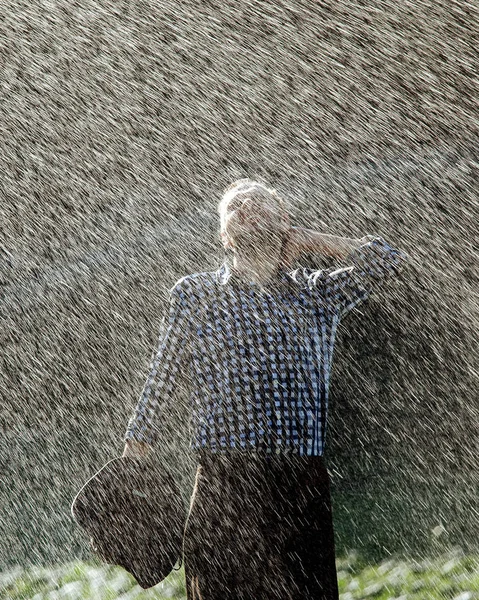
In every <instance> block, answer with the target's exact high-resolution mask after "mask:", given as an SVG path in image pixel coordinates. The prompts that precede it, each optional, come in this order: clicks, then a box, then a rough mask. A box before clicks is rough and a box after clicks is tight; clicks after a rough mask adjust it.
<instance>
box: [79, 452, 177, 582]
mask: <svg viewBox="0 0 479 600" xmlns="http://www.w3.org/2000/svg"><path fill="white" fill-rule="evenodd" d="M71 512H72V516H73V518H74V519H75V521H76V522H77V523H78V525H80V527H81V528H82V529H83V530H84V531H85V532H86V533H87V534H88V535H89V536H90V538H91V542H92V547H93V550H94V551H95V552H96V553H97V554H98V556H99V557H100V558H101V559H102V560H104V561H105V562H108V563H111V564H115V565H120V566H121V567H123V568H124V569H126V570H127V571H128V572H129V573H131V574H132V575H133V577H134V578H135V579H136V581H137V582H138V584H139V585H140V586H141V587H142V588H149V587H152V586H154V585H156V584H158V583H160V581H162V580H163V579H164V578H165V577H166V576H167V575H168V574H169V573H170V572H171V570H172V569H173V567H174V565H175V564H176V562H177V561H178V559H180V558H181V556H182V542H183V530H184V526H185V522H186V511H185V508H184V505H183V501H182V499H181V495H180V491H179V488H178V486H177V484H176V482H175V480H174V478H173V476H172V475H171V474H170V473H169V472H168V471H166V470H165V469H164V467H160V466H159V465H158V464H157V463H155V462H154V461H153V460H151V459H136V458H130V457H121V458H114V459H113V460H110V461H109V462H108V463H107V464H106V465H105V466H104V467H103V468H102V469H100V471H98V473H96V474H95V475H94V476H93V477H91V479H89V480H88V481H87V482H86V483H85V485H84V486H83V487H82V488H81V490H80V491H79V492H78V494H77V496H76V498H75V499H74V501H73V504H72V508H71Z"/></svg>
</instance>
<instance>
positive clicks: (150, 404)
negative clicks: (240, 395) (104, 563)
mask: <svg viewBox="0 0 479 600" xmlns="http://www.w3.org/2000/svg"><path fill="white" fill-rule="evenodd" d="M181 282H182V280H180V281H179V282H178V283H177V284H176V285H175V286H174V287H173V288H172V289H171V290H170V297H169V307H168V311H167V314H166V315H165V316H164V317H163V319H162V322H161V326H160V336H159V341H158V345H157V349H156V351H155V352H154V353H153V356H152V359H151V364H150V371H149V375H148V378H147V380H146V383H145V385H144V387H143V391H142V392H141V395H140V399H139V401H138V404H137V406H136V408H135V411H134V413H133V416H132V417H131V419H130V421H129V423H128V428H127V431H126V434H125V438H124V439H125V441H126V440H128V439H135V440H137V441H139V442H146V443H148V444H154V443H155V442H156V440H157V438H158V430H159V429H160V428H161V423H162V421H163V420H164V419H165V418H167V416H168V414H169V413H170V411H171V406H170V405H171V401H172V399H173V396H174V393H175V392H176V391H177V389H178V387H179V385H180V383H179V377H178V376H179V375H181V374H182V373H184V372H185V371H186V366H185V365H186V363H187V355H188V352H187V348H188V344H187V341H188V322H189V310H188V302H187V295H186V293H185V290H184V286H182V285H181Z"/></svg>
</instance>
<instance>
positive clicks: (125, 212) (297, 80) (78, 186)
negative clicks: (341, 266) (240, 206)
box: [0, 0, 479, 566]
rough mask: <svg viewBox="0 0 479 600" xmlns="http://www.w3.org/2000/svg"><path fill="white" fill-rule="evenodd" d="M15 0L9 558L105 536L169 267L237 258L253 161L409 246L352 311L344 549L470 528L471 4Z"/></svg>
mask: <svg viewBox="0 0 479 600" xmlns="http://www.w3.org/2000/svg"><path fill="white" fill-rule="evenodd" d="M0 11H1V13H2V14H1V17H2V18H1V19H0V60H1V63H0V64H1V70H0V96H1V103H0V127H1V135H0V173H1V176H0V190H1V191H0V193H1V202H0V226H1V230H0V231H1V239H0V294H1V296H0V299H1V303H0V315H1V332H0V333H1V348H2V358H1V371H0V372H1V376H0V391H1V408H0V423H1V433H2V441H1V443H0V507H1V508H0V511H1V512H0V565H2V566H3V565H10V564H16V563H24V564H29V563H48V562H52V561H57V560H66V559H70V558H72V557H74V556H78V555H80V556H82V555H86V550H85V541H84V539H83V538H82V536H81V535H80V534H79V532H78V531H77V530H76V529H75V527H74V526H73V524H72V522H71V518H70V514H69V510H70V504H71V500H72V498H73V496H74V494H75V492H76V491H77V489H78V487H79V486H80V485H81V483H83V482H84V481H85V479H86V478H87V477H89V476H90V475H92V474H93V473H94V472H95V471H96V470H97V469H98V468H99V467H100V466H101V465H102V464H103V462H105V461H106V460H108V459H109V458H111V457H113V456H116V455H118V454H119V453H121V451H122V447H123V442H122V439H123V434H124V431H125V428H126V423H127V420H128V418H129V416H130V414H131V411H132V410H133V407H134V405H135V404H136V401H137V398H138V396H139V393H140V391H141V388H142V386H143V383H144V380H145V378H146V375H147V370H148V364H149V360H150V355H151V352H152V350H153V348H154V346H155V344H156V340H157V335H158V329H159V324H160V320H161V317H162V315H163V310H164V306H165V300H166V297H167V291H168V289H169V288H171V287H172V286H173V284H174V283H175V281H176V280H177V279H178V278H179V277H181V276H183V275H185V274H187V273H193V272H196V271H205V270H213V269H216V268H218V266H219V265H220V264H221V262H222V261H223V259H224V255H223V252H222V247H221V245H220V242H219V239H218V233H219V224H218V219H217V215H216V206H217V203H218V201H219V199H220V196H221V192H222V190H223V188H224V187H225V186H226V185H228V184H229V183H230V182H231V181H234V180H235V179H237V178H239V177H245V176H248V177H252V178H261V179H262V180H264V181H266V182H267V183H269V184H271V185H272V186H274V187H276V189H277V190H278V192H279V193H280V194H282V195H283V196H284V197H285V198H287V199H288V200H289V201H290V202H291V205H292V213H293V217H294V219H293V220H294V222H295V224H297V225H304V226H308V227H312V228H317V229H320V230H322V231H325V232H327V233H333V234H336V235H345V236H349V237H361V236H362V235H365V234H378V235H381V236H383V237H384V238H385V239H387V240H388V241H389V242H390V243H391V244H393V245H396V246H398V247H400V248H402V249H404V250H405V251H406V252H408V254H409V255H410V263H409V265H408V266H407V268H406V269H405V271H404V272H403V274H402V275H401V276H400V277H399V278H398V279H397V280H396V281H391V282H390V283H388V284H387V285H386V286H384V287H383V288H382V289H381V290H380V291H378V293H377V294H375V295H374V296H373V297H372V298H371V300H370V301H369V303H368V304H367V305H363V306H362V307H361V308H360V309H358V310H356V311H354V314H351V315H350V316H349V317H348V319H347V321H346V320H345V322H344V323H343V324H342V325H341V327H340V332H339V334H338V340H337V345H336V349H335V360H334V369H333V375H332V389H331V406H330V416H329V418H330V421H329V430H328V442H327V459H328V465H329V469H330V472H331V477H332V492H333V501H334V511H335V512H334V515H335V526H336V534H337V551H338V553H342V552H344V551H345V550H346V549H348V548H355V549H357V550H359V551H360V552H362V553H363V554H364V555H365V556H367V557H371V558H378V557H383V556H387V555H389V554H391V553H393V554H395V553H397V554H407V555H415V554H428V553H431V552H433V553H434V552H438V551H442V550H444V549H446V548H447V547H449V546H452V545H460V546H461V547H463V548H464V549H465V550H472V549H475V550H476V551H477V549H478V546H477V539H478V521H479V517H478V510H477V497H478V495H477V493H478V470H477V455H478V441H479V436H478V412H479V402H478V395H477V389H478V385H477V384H478V381H477V375H478V373H477V325H478V322H479V314H478V312H479V311H478V306H479V303H478V297H477V291H478V286H477V284H478V271H479V269H478V261H477V251H478V247H477V245H478V244H477V241H478V228H477V218H478V195H477V194H478V183H477V182H478V174H479V156H478V140H479V136H478V110H477V97H478V87H479V76H478V72H477V64H478V58H479V57H478V55H477V47H478V45H479V39H478V37H479V36H478V28H477V23H478V17H479V7H478V6H477V4H475V3H464V2H456V1H454V0H450V1H447V2H446V1H445V0H442V1H440V2H421V3H412V2H394V1H393V0H384V1H380V2H379V1H377V2H373V3H371V2H356V3H352V2H346V1H343V0H339V1H338V0H336V1H335V2H305V1H303V0H301V1H295V2H285V1H278V0H276V1H275V2H271V1H257V2H254V3H250V4H248V3H246V2H242V1H237V0H236V1H235V2H230V1H229V0H228V1H225V0H222V1H221V2H219V1H215V2H210V1H202V2H190V1H186V0H185V1H183V2H177V1H175V2H172V1H169V0H166V1H162V2H152V1H149V0H146V1H139V2H135V3H132V2H126V1H118V2H113V1H110V2H106V1H104V0H99V1H93V0H91V1H88V0H82V1H80V2H78V1H75V2H71V1H66V0H58V1H56V2H35V3H31V2H26V1H25V2H23V1H21V0H10V1H5V2H3V3H2V7H1V8H0ZM307 260H308V261H309V262H310V263H311V264H315V265H318V267H321V266H330V265H331V263H330V262H328V261H326V260H323V259H322V258H321V257H308V258H307ZM178 417H179V418H178V422H182V424H183V425H184V424H185V423H184V418H182V416H181V414H180V412H179V413H178ZM172 423H173V421H172ZM171 427H172V430H173V431H174V432H175V436H176V437H175V436H174V437H173V438H172V439H174V440H176V441H175V444H174V445H173V446H172V448H170V449H169V451H170V453H171V456H176V461H177V468H178V474H179V476H183V475H184V490H185V498H187V496H188V493H189V491H190V485H191V472H192V471H191V469H192V465H191V464H188V461H185V459H184V458H183V456H184V452H186V448H187V444H188V440H187V436H188V431H187V427H186V428H183V430H182V428H181V427H179V428H178V427H176V426H173V424H172V425H171Z"/></svg>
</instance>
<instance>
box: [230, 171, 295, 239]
mask: <svg viewBox="0 0 479 600" xmlns="http://www.w3.org/2000/svg"><path fill="white" fill-rule="evenodd" d="M218 211H219V214H220V223H221V232H220V235H221V240H222V242H223V245H224V246H225V248H232V249H236V248H238V247H241V246H245V245H246V246H247V245H251V244H256V243H262V242H264V243H268V242H274V241H275V240H281V239H282V237H283V234H284V233H285V232H287V231H288V230H289V227H290V219H289V214H288V211H287V209H286V206H285V203H284V201H283V200H282V199H281V198H280V197H279V196H278V195H277V193H276V191H275V190H272V189H269V188H267V187H266V186H264V185H263V184H261V183H258V182H257V181H252V180H251V179H240V180H238V181H235V182H234V183H233V184H231V185H230V186H229V187H228V188H227V189H226V190H225V192H224V194H223V198H222V199H221V202H220V204H219V206H218Z"/></svg>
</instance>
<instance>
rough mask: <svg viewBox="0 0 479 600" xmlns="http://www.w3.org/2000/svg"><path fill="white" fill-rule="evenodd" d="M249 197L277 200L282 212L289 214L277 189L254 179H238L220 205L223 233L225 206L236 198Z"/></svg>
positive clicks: (226, 190) (226, 192)
mask: <svg viewBox="0 0 479 600" xmlns="http://www.w3.org/2000/svg"><path fill="white" fill-rule="evenodd" d="M243 195H244V196H248V197H249V198H271V197H273V198H275V200H277V202H278V204H279V206H280V208H281V210H283V211H284V212H287V207H286V202H285V201H284V200H283V198H281V196H279V195H278V193H277V192H276V190H275V189H273V188H268V187H266V185H264V184H262V183H260V182H259V181H253V180H252V179H247V178H246V179H238V180H237V181H235V182H233V183H232V184H231V185H229V186H228V187H227V188H226V189H225V190H224V192H223V196H222V198H221V201H220V203H219V204H218V212H219V215H220V223H221V231H223V225H224V216H225V205H226V203H227V202H229V201H230V200H231V199H232V198H234V197H236V196H243Z"/></svg>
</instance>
